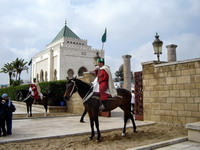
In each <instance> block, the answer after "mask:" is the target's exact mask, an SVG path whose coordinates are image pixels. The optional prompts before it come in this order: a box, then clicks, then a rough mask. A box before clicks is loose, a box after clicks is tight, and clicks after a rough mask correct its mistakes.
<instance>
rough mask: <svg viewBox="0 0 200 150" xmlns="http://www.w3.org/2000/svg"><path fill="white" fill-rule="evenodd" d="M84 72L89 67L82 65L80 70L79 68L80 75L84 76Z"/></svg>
mask: <svg viewBox="0 0 200 150" xmlns="http://www.w3.org/2000/svg"><path fill="white" fill-rule="evenodd" d="M83 72H87V69H86V68H85V67H81V68H80V69H79V70H78V76H83Z"/></svg>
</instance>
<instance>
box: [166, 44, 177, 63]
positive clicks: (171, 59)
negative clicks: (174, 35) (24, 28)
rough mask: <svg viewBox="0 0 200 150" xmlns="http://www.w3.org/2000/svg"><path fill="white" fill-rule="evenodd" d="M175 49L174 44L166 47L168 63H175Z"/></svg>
mask: <svg viewBox="0 0 200 150" xmlns="http://www.w3.org/2000/svg"><path fill="white" fill-rule="evenodd" d="M176 47H177V45H174V44H171V45H167V46H166V48H167V58H168V59H167V60H168V62H175V61H176Z"/></svg>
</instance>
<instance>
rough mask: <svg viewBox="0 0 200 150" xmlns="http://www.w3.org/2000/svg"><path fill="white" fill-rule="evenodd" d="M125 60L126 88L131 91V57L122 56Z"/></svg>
mask: <svg viewBox="0 0 200 150" xmlns="http://www.w3.org/2000/svg"><path fill="white" fill-rule="evenodd" d="M122 58H123V59H124V64H123V70H124V88H125V89H127V90H129V91H131V64H130V58H131V55H124V56H122Z"/></svg>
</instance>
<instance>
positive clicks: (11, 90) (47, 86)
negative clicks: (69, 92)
mask: <svg viewBox="0 0 200 150" xmlns="http://www.w3.org/2000/svg"><path fill="white" fill-rule="evenodd" d="M65 84H66V81H65V80H60V81H51V82H41V83H39V85H40V87H41V92H42V93H49V92H53V93H54V94H55V98H56V100H52V101H50V102H49V103H50V105H52V104H54V105H59V102H58V101H62V100H63V95H64V92H65ZM22 89H27V90H28V89H29V85H28V84H27V85H20V86H10V87H7V88H2V89H0V95H2V94H3V93H7V94H8V96H9V97H10V98H11V99H12V100H17V99H16V92H17V91H18V90H22ZM53 101H56V102H53Z"/></svg>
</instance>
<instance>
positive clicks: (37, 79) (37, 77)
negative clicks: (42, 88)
mask: <svg viewBox="0 0 200 150" xmlns="http://www.w3.org/2000/svg"><path fill="white" fill-rule="evenodd" d="M36 81H37V82H38V81H39V74H38V73H37V76H36Z"/></svg>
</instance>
